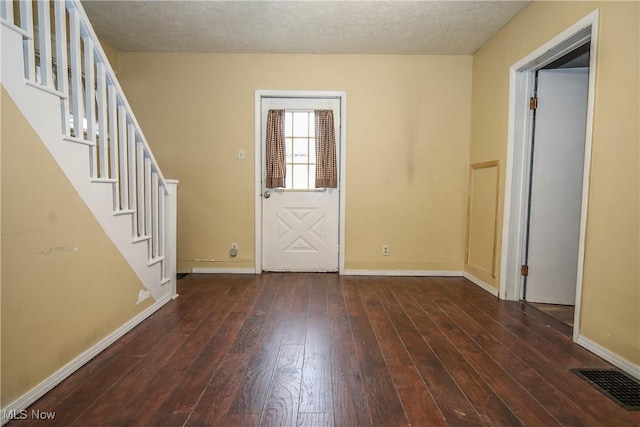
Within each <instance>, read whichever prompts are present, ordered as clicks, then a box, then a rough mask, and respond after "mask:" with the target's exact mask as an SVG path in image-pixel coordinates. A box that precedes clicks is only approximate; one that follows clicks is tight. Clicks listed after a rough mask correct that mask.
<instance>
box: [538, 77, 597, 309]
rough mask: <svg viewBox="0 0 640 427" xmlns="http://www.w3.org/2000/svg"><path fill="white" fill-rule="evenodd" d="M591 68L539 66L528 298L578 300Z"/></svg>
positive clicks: (544, 301)
mask: <svg viewBox="0 0 640 427" xmlns="http://www.w3.org/2000/svg"><path fill="white" fill-rule="evenodd" d="M588 85H589V69H588V68H573V69H555V70H540V71H538V100H539V101H538V108H537V110H536V122H535V134H534V135H535V136H534V143H533V147H534V148H533V164H532V170H531V207H530V216H529V251H528V260H527V264H528V266H529V276H528V277H527V279H526V280H527V282H526V284H527V285H526V299H527V301H530V302H542V303H550V304H566V305H573V304H575V295H576V278H577V270H578V246H579V237H580V217H581V206H582V177H583V161H584V149H585V133H586V119H587V95H588Z"/></svg>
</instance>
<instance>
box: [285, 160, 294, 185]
mask: <svg viewBox="0 0 640 427" xmlns="http://www.w3.org/2000/svg"><path fill="white" fill-rule="evenodd" d="M286 174H287V175H286V176H285V178H284V188H292V186H291V184H292V182H293V173H292V172H291V165H287V169H286Z"/></svg>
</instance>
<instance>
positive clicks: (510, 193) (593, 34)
mask: <svg viewBox="0 0 640 427" xmlns="http://www.w3.org/2000/svg"><path fill="white" fill-rule="evenodd" d="M598 19H599V9H596V10H594V11H593V12H591V13H590V14H589V15H587V16H585V17H584V18H582V19H581V20H579V21H578V22H576V23H575V24H573V25H572V26H571V27H569V28H567V29H566V30H565V31H563V32H562V33H560V34H558V35H557V36H555V37H554V38H552V39H551V40H549V41H548V42H546V43H545V44H543V45H542V46H540V47H539V48H538V49H536V50H535V51H533V52H532V53H530V54H529V55H527V56H525V57H524V58H522V59H521V60H519V61H518V62H516V63H515V64H513V65H512V66H511V68H510V71H509V122H508V141H507V162H506V174H505V191H504V195H505V198H504V216H503V225H502V254H501V260H502V261H501V266H500V282H501V286H500V299H506V300H513V301H516V300H519V299H521V298H522V292H523V289H522V276H521V275H520V265H521V264H522V261H523V256H524V244H525V238H524V236H525V230H524V228H525V227H524V226H525V221H526V214H527V203H526V202H527V192H528V190H527V184H528V178H527V174H528V172H529V167H528V164H529V162H528V160H529V156H530V151H531V130H532V129H531V126H532V112H531V111H530V110H529V102H528V100H529V98H530V97H531V96H532V94H533V87H534V79H535V71H536V70H538V69H540V68H542V67H544V66H545V65H547V64H549V63H551V62H553V61H555V60H556V59H558V58H560V57H562V56H563V55H565V54H567V53H569V52H571V51H572V50H574V49H575V48H577V47H579V46H581V45H582V44H584V43H586V42H587V41H589V40H590V41H591V49H590V61H589V93H588V101H587V124H586V138H585V154H584V166H583V177H582V183H583V185H582V207H581V213H580V236H579V249H578V272H577V273H578V274H577V280H576V303H575V318H574V328H573V338H574V340H577V339H578V337H579V335H580V302H581V296H582V279H583V271H584V249H585V236H586V226H587V209H588V199H589V176H590V170H591V147H592V138H593V111H594V104H595V82H596V62H597V61H596V59H597V47H598Z"/></svg>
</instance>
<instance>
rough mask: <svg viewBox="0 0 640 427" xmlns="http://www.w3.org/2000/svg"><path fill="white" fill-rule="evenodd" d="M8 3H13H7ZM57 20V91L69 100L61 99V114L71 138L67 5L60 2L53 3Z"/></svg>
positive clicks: (65, 129)
mask: <svg viewBox="0 0 640 427" xmlns="http://www.w3.org/2000/svg"><path fill="white" fill-rule="evenodd" d="M6 3H11V2H10V1H9V2H6ZM53 7H54V13H55V20H56V65H57V67H58V68H57V76H58V78H57V80H58V87H57V90H58V92H60V93H63V94H64V95H66V96H67V98H62V99H60V110H61V111H60V113H61V118H62V134H63V135H64V136H71V134H70V133H69V119H70V115H69V99H68V97H69V88H68V85H69V70H68V69H67V31H66V29H67V15H66V13H65V12H66V8H65V4H64V3H63V2H60V1H56V2H54V3H53Z"/></svg>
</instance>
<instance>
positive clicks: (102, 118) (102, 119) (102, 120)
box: [96, 62, 109, 178]
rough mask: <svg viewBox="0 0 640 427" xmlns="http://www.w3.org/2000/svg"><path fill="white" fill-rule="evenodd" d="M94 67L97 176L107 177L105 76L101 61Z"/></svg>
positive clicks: (107, 133)
mask: <svg viewBox="0 0 640 427" xmlns="http://www.w3.org/2000/svg"><path fill="white" fill-rule="evenodd" d="M96 67H97V71H98V92H97V94H98V135H99V141H98V170H99V174H98V177H99V178H109V163H108V159H109V153H108V152H107V148H108V145H109V142H108V139H109V132H108V126H109V123H108V120H107V77H106V70H105V68H104V64H103V63H102V62H98V63H97V64H96Z"/></svg>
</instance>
